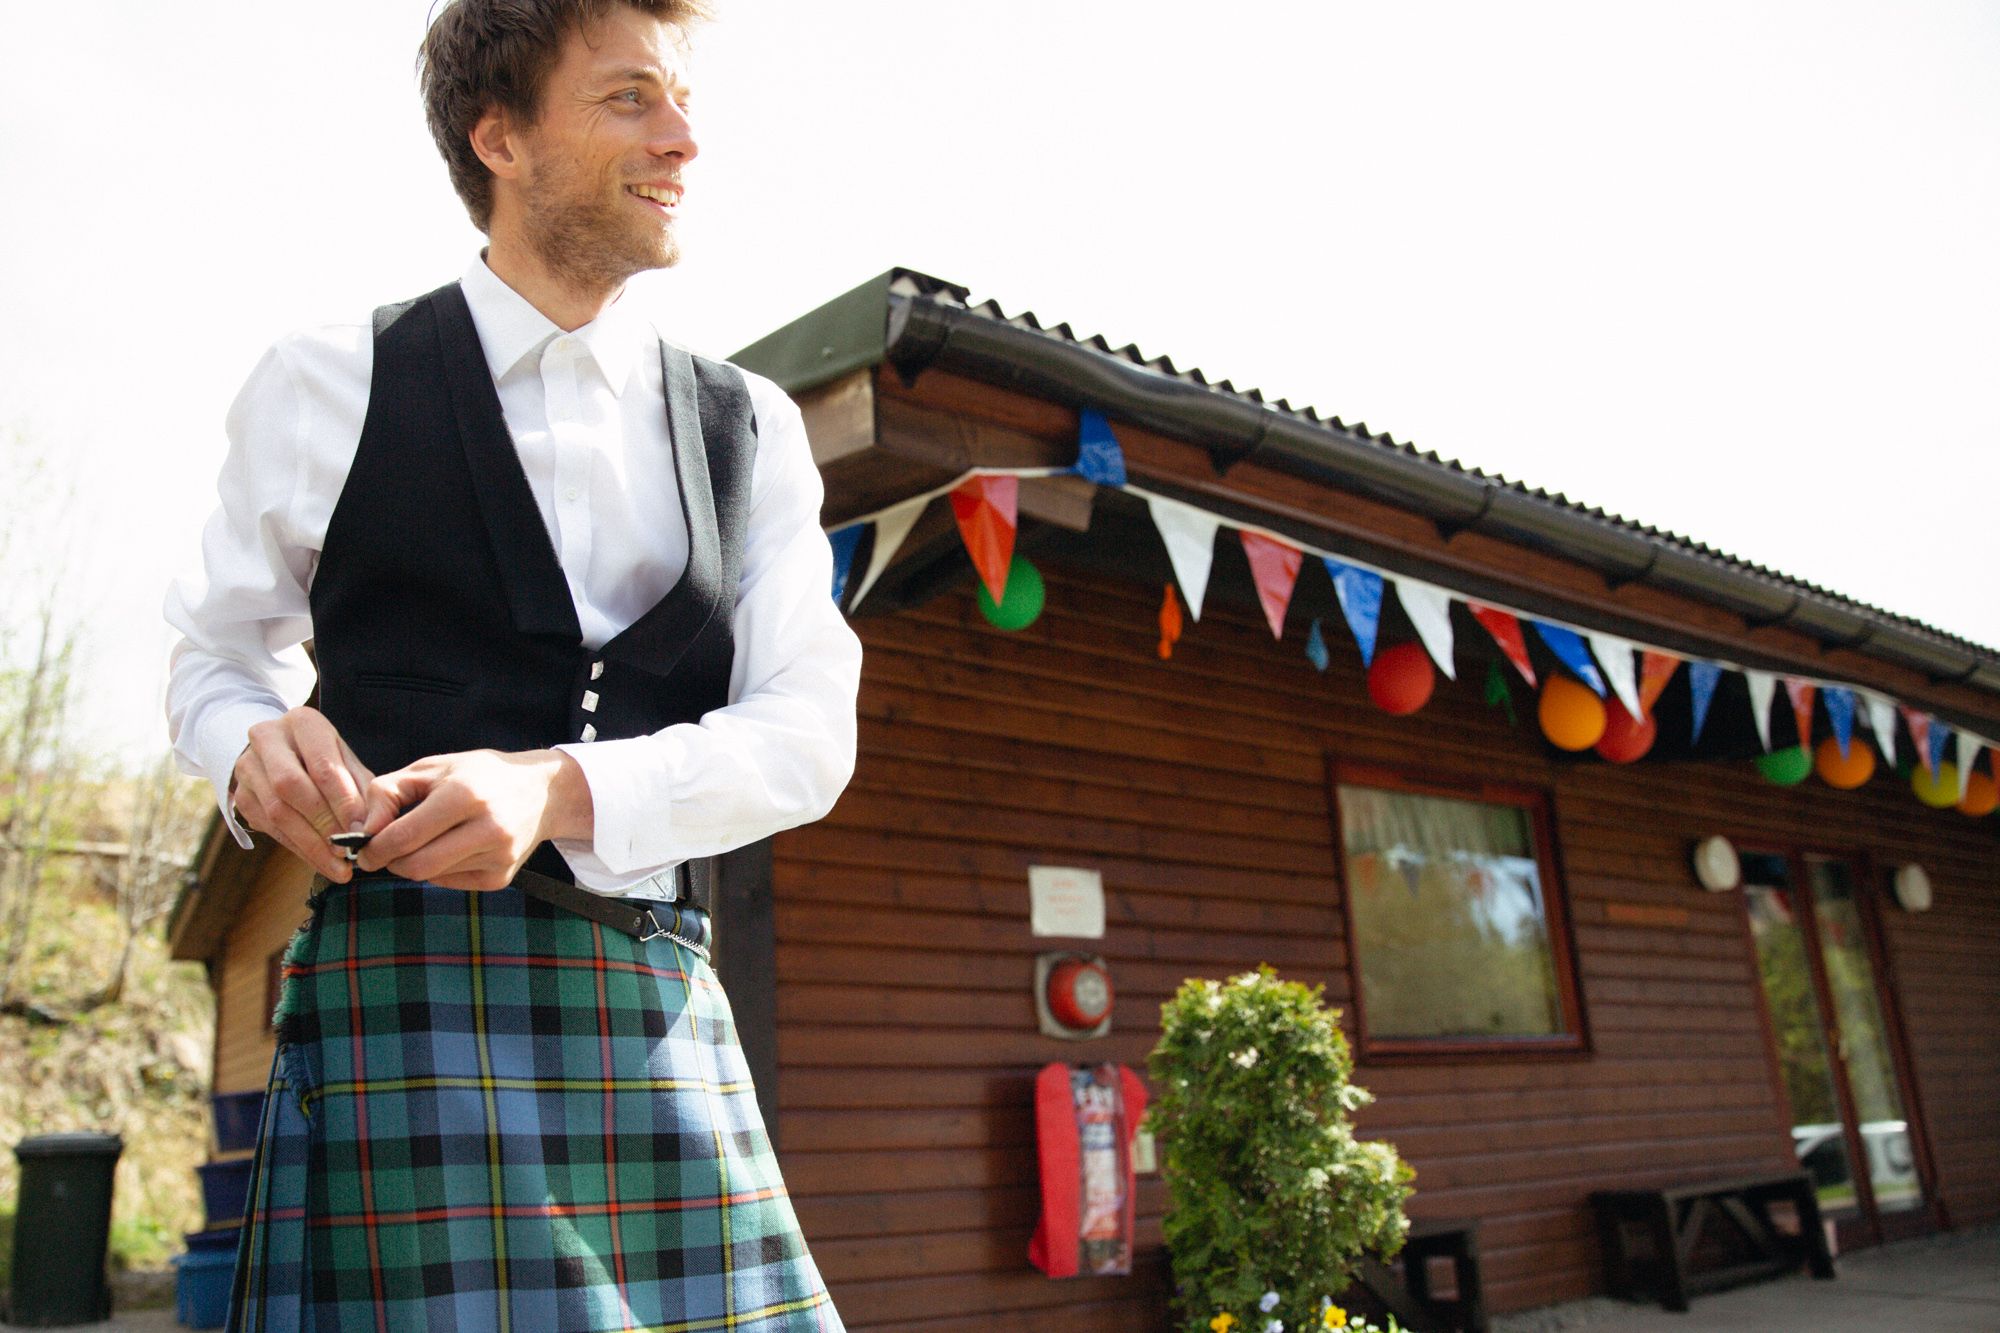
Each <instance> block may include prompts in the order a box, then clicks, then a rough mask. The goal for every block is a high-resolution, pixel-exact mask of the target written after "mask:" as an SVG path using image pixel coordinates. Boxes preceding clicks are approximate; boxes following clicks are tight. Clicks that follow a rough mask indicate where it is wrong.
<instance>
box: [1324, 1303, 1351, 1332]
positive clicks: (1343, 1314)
mask: <svg viewBox="0 0 2000 1333" xmlns="http://www.w3.org/2000/svg"><path fill="white" fill-rule="evenodd" d="M1319 1322H1320V1325H1321V1326H1322V1327H1324V1328H1346V1327H1347V1311H1345V1310H1343V1309H1341V1308H1340V1307H1339V1306H1338V1305H1329V1306H1327V1307H1326V1308H1325V1309H1324V1310H1321V1311H1320V1312H1319Z"/></svg>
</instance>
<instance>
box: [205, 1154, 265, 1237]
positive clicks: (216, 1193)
mask: <svg viewBox="0 0 2000 1333" xmlns="http://www.w3.org/2000/svg"><path fill="white" fill-rule="evenodd" d="M252 1161H253V1159H252V1158H248V1157H238V1158H235V1159H233V1160H231V1161H227V1162H203V1163H202V1164H201V1165H200V1166H198V1167H196V1168H195V1172H196V1174H198V1175H199V1176H200V1177H201V1205H202V1207H203V1208H205V1209H207V1210H208V1224H209V1225H210V1226H211V1227H225V1226H232V1225H234V1224H235V1223H237V1222H240V1221H242V1220H243V1205H244V1203H245V1202H246V1201H247V1200H248V1199H249V1197H250V1165H251V1162H252Z"/></svg>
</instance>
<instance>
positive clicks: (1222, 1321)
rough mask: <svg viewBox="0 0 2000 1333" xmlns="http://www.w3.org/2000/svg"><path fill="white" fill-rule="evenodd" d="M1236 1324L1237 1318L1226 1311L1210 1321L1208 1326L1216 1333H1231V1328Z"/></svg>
mask: <svg viewBox="0 0 2000 1333" xmlns="http://www.w3.org/2000/svg"><path fill="white" fill-rule="evenodd" d="M1235 1323H1236V1316H1235V1315H1233V1314H1231V1313H1229V1311H1227V1310H1224V1311H1223V1312H1222V1313H1221V1314H1219V1315H1217V1316H1216V1317H1215V1318H1213V1319H1211V1320H1209V1321H1208V1326H1209V1327H1210V1328H1212V1329H1214V1330H1215V1333H1229V1330H1230V1328H1231V1327H1233V1326H1234V1325H1235Z"/></svg>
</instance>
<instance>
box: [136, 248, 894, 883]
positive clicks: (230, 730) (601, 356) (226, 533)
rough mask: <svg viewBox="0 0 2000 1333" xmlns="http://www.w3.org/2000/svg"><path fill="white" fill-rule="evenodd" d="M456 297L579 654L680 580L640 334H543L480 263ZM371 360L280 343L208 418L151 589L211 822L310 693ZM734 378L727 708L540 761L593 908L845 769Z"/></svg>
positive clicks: (831, 658)
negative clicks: (205, 460) (169, 556)
mask: <svg viewBox="0 0 2000 1333" xmlns="http://www.w3.org/2000/svg"><path fill="white" fill-rule="evenodd" d="M461 285H462V287H463V290H464V292H465V299H466V303H467V304H468V305H469V306H470V307H471V309H472V320H473V324H474V326H475V327H476V328H477V329H478V331H479V341H480V345H481V347H482V348H483V349H484V350H485V353H486V363H487V365H488V367H489V368H490V369H491V371H492V374H493V381H494V384H495V386H496V387H497V389H498V390H499V395H500V404H501V407H502V409H503V411H504V412H505V414H506V418H507V425H508V429H509V431H510V432H511V433H512V435H513V437H514V444H515V447H516V449H517V450H518V451H519V453H520V457H521V466H522V468H523V470H524V471H525V472H526V473H527V477H528V483H529V486H530V487H531V488H532V489H533V491H534V495H535V504H536V506H537V507H538V508H539V509H540V510H541V515H542V521H543V522H544V523H545V524H546V525H547V526H548V530H549V536H550V539H551V541H552V542H553V544H554V546H555V549H556V552H557V555H558V557H559V558H560V560H561V562H562V568H563V574H564V576H565V578H566V579H567V580H568V583H569V589H570V595H571V597H572V598H573V599H574V601H575V603H576V612H577V620H578V622H579V624H580V625H581V626H582V629H583V642H584V644H585V645H586V646H588V647H592V648H595V647H600V646H602V645H603V644H604V643H605V642H607V641H608V640H610V639H611V638H613V637H614V636H616V635H617V634H618V633H619V632H620V631H621V630H623V629H624V628H626V627H627V626H628V625H631V624H632V623H633V622H635V621H637V620H638V619H639V618H640V617H641V616H642V615H644V614H645V613H646V612H647V611H648V610H650V609H651V608H652V606H653V605H654V604H655V603H656V602H658V601H659V600H660V598H661V597H662V596H664V595H665V594H666V592H667V591H668V589H670V588H672V587H673V586H674V584H675V582H676V581H677V580H678V579H679V578H680V576H681V574H682V572H683V570H684V569H685V568H686V565H687V555H688V534H687V524H686V520H685V519H684V518H683V516H682V513H681V504H680V490H679V483H678V480H677V478H676V476H675V472H674V457H673V447H672V443H671V440H670V437H669V435H668V431H667V419H666V400H665V387H664V384H663V378H662V372H661V368H660V355H659V339H660V335H659V332H658V330H657V329H656V328H655V327H654V326H653V324H652V323H651V322H650V321H648V320H647V319H645V318H644V317H643V316H641V315H639V314H637V313H636V312H634V311H631V310H629V309H627V308H626V303H624V302H619V303H614V304H613V305H612V306H611V307H610V308H609V309H608V310H606V311H605V312H604V314H603V315H601V316H600V317H599V318H598V319H597V320H595V321H594V322H592V323H590V324H587V325H585V326H583V327H582V328H580V329H577V330H575V331H574V332H572V333H568V334H565V333H564V332H563V331H562V330H561V329H560V328H558V327H557V326H556V325H555V324H554V323H552V322H551V321H550V320H549V319H548V318H547V317H546V316H544V315H543V314H542V313H541V312H540V311H538V310H536V309H535V308H534V306H532V305H530V304H529V303H528V302H527V300H526V299H524V298H523V297H522V296H521V295H520V294H519V293H517V292H515V291H514V290H513V289H512V288H511V287H509V286H507V284H506V283H504V282H502V281H501V280H500V279H499V278H498V277H497V276H495V275H494V273H493V271H492V270H491V269H489V268H487V267H486V264H485V262H484V261H483V260H482V259H475V260H474V261H473V262H472V265H471V267H470V268H468V269H467V270H466V272H465V275H464V277H463V279H462V280H461ZM373 363H374V341H373V332H372V329H371V325H370V324H369V323H368V322H365V321H364V322H362V323H358V324H338V325H331V326H327V327H323V328H317V329H312V330H307V331H304V332H300V333H295V334H292V335H289V336H287V337H285V338H282V339H280V340H279V341H278V342H277V343H276V344H275V345H274V346H272V348H271V349H270V351H268V352H267V353H265V355H264V358H263V360H262V361H260V362H259V363H258V365H257V368H256V369H255V370H254V371H252V372H251V375H250V378H249V381H248V382H247V383H246V384H245V385H244V386H243V391H242V392H241V393H240V394H239V395H238V396H237V399H236V402H235V405H234V406H233V407H232V408H231V409H230V413H229V421H228V433H229V446H230V447H229V456H228V459H227V460H226V461H225V462H224V464H223V467H222V473H221V477H220V479H219V481H218V486H217V489H218V491H219V493H220V497H221V504H220V506H219V507H218V508H217V509H216V511H215V513H214V514H213V515H212V516H211V517H210V518H209V520H208V524H207V526H206V528H205V529H204V530H203V533H202V570H201V572H199V573H190V574H188V575H185V576H183V577H182V578H180V579H178V580H176V581H175V582H174V583H173V585H172V586H171V587H170V588H169V589H168V592H167V599H166V617H167V620H168V622H169V623H170V624H172V625H173V626H174V628H175V629H177V630H178V631H179V632H180V633H181V635H182V636H183V637H182V640H181V642H180V643H178V644H177V645H176V646H175V648H174V652H173V667H172V671H171V674H170V676H169V679H168V684H167V717H168V723H169V727H170V729H171V731H172V734H173V741H174V754H175V756H176V758H177V759H178V760H179V762H180V765H181V767H182V768H183V769H184V770H185V771H187V772H190V773H195V774H199V775H201V776H204V777H206V778H207V779H208V780H209V781H210V782H211V783H213V784H214V785H215V789H216V797H217V800H218V802H219V803H220V804H221V805H222V808H223V817H224V819H225V820H226V821H227V820H228V818H229V817H228V802H227V799H226V793H227V790H228V785H229V779H230V774H231V773H232V772H233V771H234V769H235V765H236V759H237V757H238V756H239V755H240V754H241V753H242V751H243V747H244V746H245V745H246V744H247V743H248V739H249V730H250V728H251V726H252V725H254V724H256V723H258V722H261V721H265V720H267V719H270V718H275V717H278V716H280V715H281V714H283V713H284V712H285V711H286V709H287V708H289V707H293V706H296V705H298V704H301V703H303V702H305V699H306V697H307V696H308V695H309V694H310V693H311V690H312V686H313V681H314V675H313V669H312V665H311V663H310V661H309V660H308V659H307V657H306V655H305V651H304V649H303V648H302V647H301V645H302V644H303V642H304V641H305V640H306V639H307V638H308V637H310V635H311V633H312V621H311V614H310V610H309V608H308V603H307V597H308V594H309V591H310V589H311V587H312V580H313V574H314V571H315V570H316V569H317V568H318V564H319V553H320V547H321V544H322V542H323V541H324V539H325V537H326V528H327V522H328V520H329V519H330V518H331V517H332V515H333V509H334V504H335V502H336V501H338V500H339V498H340V492H341V489H342V487H343V486H344V485H345V484H346V481H347V472H348V469H349V467H351V466H352V464H353V461H354V454H355V449H356V446H357V445H358V444H359V442H360V439H361V425H362V420H363V418H364V416H365V414H366V412H367V408H368V391H369V380H370V375H371V372H372V370H373ZM744 378H745V380H746V381H747V382H748V384H749V389H750V401H751V406H752V408H753V409H754V411H755V414H756V420H757V459H756V463H755V466H754V467H753V469H752V472H751V483H750V513H749V523H748V530H747V532H746V535H745V538H744V548H743V577H742V582H741V584H740V585H739V586H738V588H737V592H736V612H735V636H736V658H735V664H734V668H733V670H732V671H731V674H730V680H729V703H728V705H727V706H726V707H723V708H719V709H717V710H715V711H714V712H711V713H709V714H708V715H707V716H705V717H703V718H702V719H701V721H700V722H699V723H687V724H682V725H678V726H671V727H667V728H665V729H664V730H661V731H658V732H655V733H653V734H651V735H647V736H636V737H631V738H628V739H623V740H606V741H597V742H594V743H590V744H582V743H578V744H569V745H562V746H559V747H557V748H559V749H561V750H563V751H564V752H565V753H567V754H569V755H571V756H572V757H573V758H574V759H575V760H576V762H577V764H578V765H579V766H580V767H581V768H582V770H583V775H584V780H585V781H586V782H587V783H588V785H589V787H590V795H591V802H592V804H593V806H594V809H595V830H594V835H593V837H592V838H591V839H590V840H589V841H588V842H580V841H565V840H559V841H558V842H557V844H556V845H557V847H558V849H559V850H561V852H562V854H563V856H564V858H565V859H566V860H567V861H568V862H569V864H570V868H571V869H572V870H573V871H575V872H576V877H577V882H578V883H579V884H581V885H582V886H584V887H585V888H588V889H592V890H594V891H596V892H599V893H612V894H616V893H623V892H625V891H627V890H637V891H638V892H640V893H644V894H648V895H649V896H651V895H652V894H653V890H652V889H651V888H650V887H649V886H650V885H651V884H652V883H653V882H654V881H653V880H652V878H651V877H652V876H654V875H656V874H658V873H659V872H662V871H666V870H671V869H672V868H673V867H674V866H676V865H678V864H679V863H680V862H682V861H685V860H690V859H693V858H696V857H703V856H711V855H714V854H716V853H719V852H724V851H728V850H731V849H733V848H736V847H740V846H742V845H744V844H745V843H750V842H754V841H756V840H757V839H759V838H762V837H766V836H768V835H770V834H772V833H776V832H778V831H779V830H781V829H786V828H791V827H793V826H795V825H798V824H803V823H807V822H810V821H811V820H814V819H817V818H819V817H820V816H821V815H823V814H825V813H826V812H827V810H829V809H830V808H832V805H833V802H834V800H835V798H836V797H838V796H839V795H840V792H841V789H842V788H843V787H845V786H846V784H847V779H848V777H849V775H850V774H851V772H852V770H853V765H854V698H855V690H856V687H857V684H858V682H859V678H860V672H861V645H860V643H859V642H858V641H857V640H856V639H855V637H854V634H853V631H852V630H850V629H849V628H848V627H847V622H846V621H845V619H843V618H842V616H841V614H840V610H839V608H838V607H837V606H836V605H835V604H834V602H833V599H832V596H831V595H830V593H831V587H832V556H831V553H830V550H829V548H828V545H827V540H826V537H825V536H824V535H823V534H822V532H821V531H820V527H819V509H820V501H821V499H822V494H823V493H822V490H821V487H820V480H819V472H818V470H817V469H816V468H815V467H814V465H813V461H812V454H811V452H810V450H809V449H808V447H807V444H806V435H805V425H804V422H803V421H802V420H801V419H800V416H799V411H798V408H797V407H796V406H794V405H793V403H792V401H791V400H790V399H789V398H787V397H786V396H785V394H784V392H783V391H782V390H781V389H779V388H778V387H777V386H776V385H775V384H773V383H771V382H770V381H769V380H767V379H764V378H763V377H762V376H759V375H753V374H749V373H748V372H745V373H744ZM382 539H383V540H385V541H394V540H395V534H394V533H383V534H382ZM229 827H230V830H231V832H232V833H234V834H235V835H236V838H237V840H238V841H239V842H241V843H242V844H243V845H244V846H246V847H247V846H248V845H249V839H248V838H247V837H246V835H245V834H244V832H243V830H242V829H241V828H239V827H237V826H236V824H235V823H234V821H229Z"/></svg>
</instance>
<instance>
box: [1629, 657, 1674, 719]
mask: <svg viewBox="0 0 2000 1333" xmlns="http://www.w3.org/2000/svg"><path fill="white" fill-rule="evenodd" d="M1680 669H1681V659H1680V658H1678V657H1675V656H1674V655H1673V654H1672V653H1663V652H1661V651H1660V650H1659V649H1657V648H1643V649H1641V650H1640V652H1639V716H1640V717H1641V718H1642V719H1643V718H1647V717H1651V716H1652V715H1653V705H1654V704H1656V703H1658V702H1659V701H1660V695H1661V694H1663V693H1665V691H1666V688H1667V682H1668V681H1670V680H1672V679H1673V678H1674V672H1676V671H1679V670H1680Z"/></svg>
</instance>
